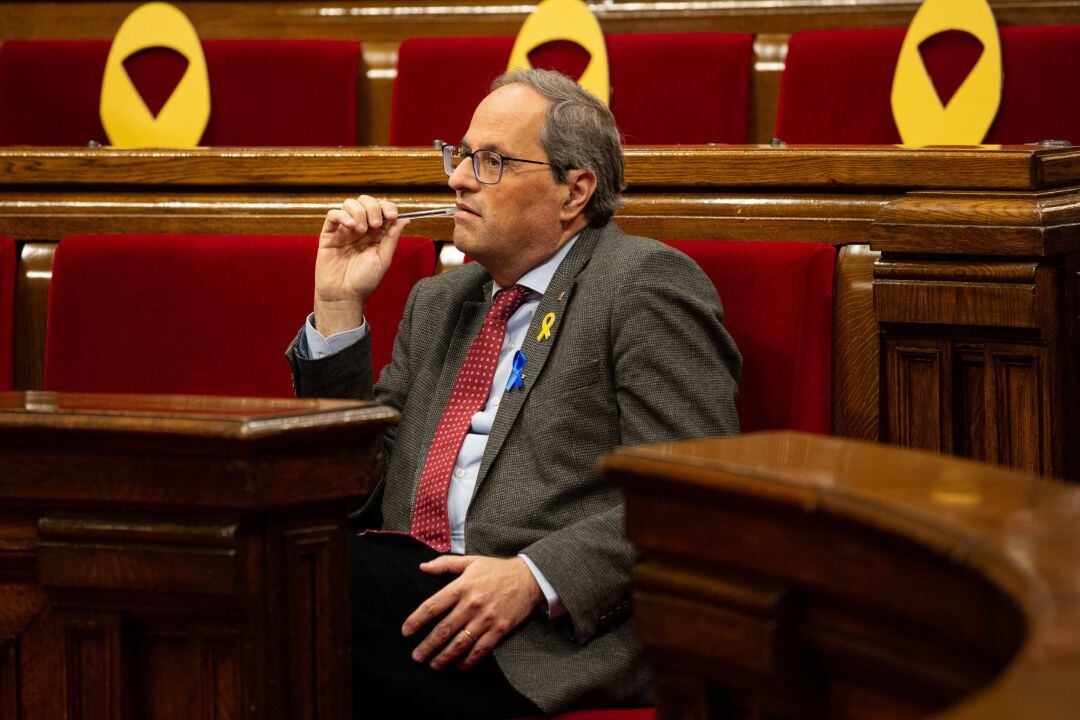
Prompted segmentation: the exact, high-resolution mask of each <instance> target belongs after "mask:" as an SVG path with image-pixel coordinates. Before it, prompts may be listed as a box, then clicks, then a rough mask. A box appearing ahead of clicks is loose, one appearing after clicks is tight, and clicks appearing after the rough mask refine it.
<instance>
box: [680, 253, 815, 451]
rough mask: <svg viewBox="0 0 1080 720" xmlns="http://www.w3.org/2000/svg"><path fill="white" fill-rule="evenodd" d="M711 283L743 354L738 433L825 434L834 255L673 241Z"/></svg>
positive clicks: (725, 322)
mask: <svg viewBox="0 0 1080 720" xmlns="http://www.w3.org/2000/svg"><path fill="white" fill-rule="evenodd" d="M668 244H669V245H671V246H673V247H675V248H678V249H679V250H682V251H683V252H685V253H686V254H687V255H689V256H690V257H691V258H693V259H694V261H695V262H696V263H697V264H698V265H700V266H701V268H702V269H703V270H704V271H705V274H706V275H708V276H709V278H710V279H711V280H712V281H713V284H714V285H715V286H716V289H717V291H718V292H719V293H720V299H721V301H722V302H723V303H724V326H725V327H726V328H727V329H728V332H730V333H731V335H732V337H733V338H735V342H736V343H737V344H738V346H739V350H741V351H742V354H743V372H742V377H741V378H740V379H739V401H738V408H739V421H740V424H741V427H742V431H743V432H744V433H745V432H754V431H757V430H802V431H804V432H814V433H823V434H828V433H829V432H830V429H831V427H832V424H831V392H830V388H831V382H832V376H831V369H832V364H831V363H832V293H833V268H834V263H835V259H836V250H835V249H834V248H833V247H832V246H831V245H822V244H819V243H791V242H778V243H772V242H728V241H717V240H676V241H668Z"/></svg>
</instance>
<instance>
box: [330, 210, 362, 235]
mask: <svg viewBox="0 0 1080 720" xmlns="http://www.w3.org/2000/svg"><path fill="white" fill-rule="evenodd" d="M339 227H344V228H347V229H349V230H355V229H356V220H354V219H353V217H352V216H351V215H349V213H347V212H345V211H344V210H336V209H335V210H331V211H330V212H328V213H326V221H325V222H324V223H323V229H322V232H323V233H324V234H328V233H333V232H335V231H336V230H337V229H338V228H339Z"/></svg>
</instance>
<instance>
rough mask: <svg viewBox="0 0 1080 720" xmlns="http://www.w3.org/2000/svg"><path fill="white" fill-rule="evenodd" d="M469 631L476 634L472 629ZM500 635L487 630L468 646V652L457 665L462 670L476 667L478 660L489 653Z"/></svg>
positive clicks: (499, 638)
mask: <svg viewBox="0 0 1080 720" xmlns="http://www.w3.org/2000/svg"><path fill="white" fill-rule="evenodd" d="M470 632H472V633H473V634H474V635H475V634H476V633H475V632H474V631H472V630H470ZM502 637H503V636H502V635H500V634H499V633H498V632H496V631H495V630H488V631H487V632H486V633H484V634H483V635H481V636H480V637H479V638H477V640H476V642H474V643H473V644H472V647H471V648H469V652H468V654H467V655H465V657H464V658H462V660H461V662H459V663H458V667H459V668H461V669H462V670H469V669H471V668H474V667H476V664H477V663H478V662H480V661H481V660H483V659H484V658H485V657H486V656H487V655H488V654H490V653H491V651H492V650H494V649H495V644H496V643H497V642H499V640H501V639H502Z"/></svg>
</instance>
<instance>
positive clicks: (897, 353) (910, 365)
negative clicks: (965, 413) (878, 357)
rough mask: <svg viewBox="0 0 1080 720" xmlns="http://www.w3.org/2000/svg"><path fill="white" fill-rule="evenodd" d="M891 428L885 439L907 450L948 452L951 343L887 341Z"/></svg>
mask: <svg viewBox="0 0 1080 720" xmlns="http://www.w3.org/2000/svg"><path fill="white" fill-rule="evenodd" d="M883 351H884V354H885V363H886V365H885V379H886V383H887V387H888V392H887V403H888V422H889V424H888V429H887V432H886V433H885V435H884V438H883V439H887V440H889V441H891V442H895V443H898V444H900V445H903V446H904V447H910V448H917V449H920V450H931V451H934V452H945V451H948V450H949V449H950V447H951V445H952V443H951V429H950V428H949V422H950V419H951V413H950V410H951V403H949V402H948V398H949V394H950V393H949V390H950V386H949V382H948V378H947V372H948V368H949V366H950V346H949V343H948V342H947V341H935V340H922V339H919V340H916V339H907V338H905V339H903V340H886V342H885V346H884V348H883Z"/></svg>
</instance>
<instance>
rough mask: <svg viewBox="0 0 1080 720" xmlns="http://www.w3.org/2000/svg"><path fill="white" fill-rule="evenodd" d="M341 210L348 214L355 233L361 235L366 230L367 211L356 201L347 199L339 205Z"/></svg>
mask: <svg viewBox="0 0 1080 720" xmlns="http://www.w3.org/2000/svg"><path fill="white" fill-rule="evenodd" d="M341 209H342V210H344V211H345V212H347V213H348V214H349V216H350V217H351V218H352V219H353V222H354V223H355V225H354V227H355V228H356V232H358V233H360V234H363V233H366V232H367V230H368V216H367V210H365V209H364V206H363V205H361V204H360V203H358V202H357V201H356V200H353V199H352V198H349V199H348V200H346V201H345V202H343V203H341Z"/></svg>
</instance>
